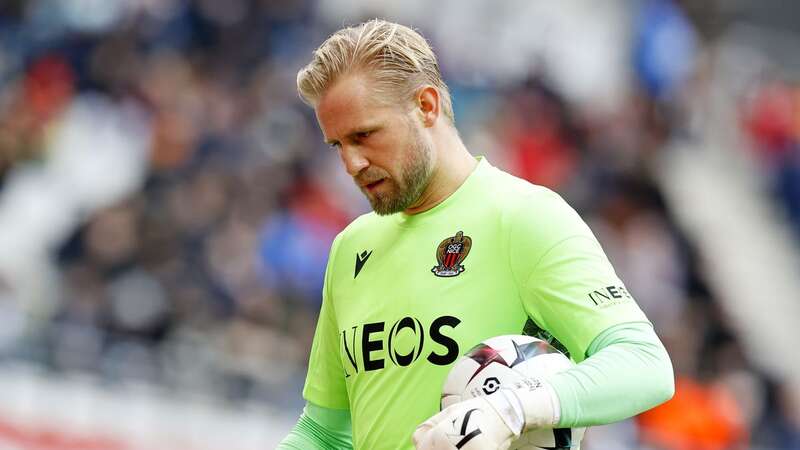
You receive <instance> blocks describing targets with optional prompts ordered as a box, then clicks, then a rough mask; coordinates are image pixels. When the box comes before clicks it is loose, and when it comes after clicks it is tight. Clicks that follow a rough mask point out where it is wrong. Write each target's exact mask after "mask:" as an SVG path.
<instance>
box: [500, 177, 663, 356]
mask: <svg viewBox="0 0 800 450" xmlns="http://www.w3.org/2000/svg"><path fill="white" fill-rule="evenodd" d="M531 206H532V208H530V210H525V211H522V212H521V214H518V216H517V218H516V219H515V224H514V225H515V226H514V228H513V229H514V230H516V231H514V232H512V235H513V236H512V239H513V240H514V241H515V242H518V245H516V246H513V244H512V246H513V247H512V248H513V250H512V253H511V254H512V267H513V269H512V270H514V271H515V272H516V275H517V277H518V283H519V285H520V296H521V298H522V301H523V304H524V307H525V310H526V312H527V313H528V316H529V317H530V318H531V319H532V320H533V321H534V322H535V324H536V325H537V326H538V328H541V329H543V330H545V331H546V332H548V333H549V334H550V335H552V337H554V338H555V339H557V340H558V341H559V342H560V343H561V344H562V345H563V346H564V347H566V349H567V350H568V351H569V353H570V355H571V356H572V358H573V359H575V360H576V361H578V362H580V361H582V360H583V359H584V358H585V356H586V350H587V348H588V347H589V345H590V344H591V342H592V340H594V338H595V337H597V336H598V335H599V334H600V333H602V332H603V331H605V330H606V329H608V328H610V327H611V326H614V325H617V324H620V323H626V322H641V321H647V318H646V317H645V315H644V313H643V312H642V311H641V309H640V308H639V306H638V305H637V304H636V301H635V300H634V299H633V297H632V296H631V295H630V294H629V293H628V291H627V289H626V288H625V285H624V283H623V282H622V281H621V280H620V279H619V277H618V276H617V274H616V273H615V271H614V268H613V267H612V266H611V263H610V262H609V260H608V258H607V257H606V255H605V253H604V252H603V249H602V247H601V246H600V244H599V242H598V241H597V239H596V238H595V236H594V235H593V234H592V232H591V230H590V229H589V227H588V226H587V225H586V223H585V222H584V221H583V220H582V219H581V218H580V216H579V215H578V213H576V212H575V211H574V210H573V209H572V208H571V207H570V206H569V205H568V204H567V203H566V202H565V201H564V200H562V199H561V197H559V196H558V195H557V194H555V193H553V192H551V191H546V192H545V193H542V194H541V195H539V196H537V198H535V201H534V202H532V203H531ZM526 237H527V240H528V242H525V238H526Z"/></svg>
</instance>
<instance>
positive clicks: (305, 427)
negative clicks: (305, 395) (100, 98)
mask: <svg viewBox="0 0 800 450" xmlns="http://www.w3.org/2000/svg"><path fill="white" fill-rule="evenodd" d="M352 448H353V440H352V428H351V424H350V411H346V410H336V409H330V408H324V407H321V406H316V405H314V404H311V403H309V404H307V405H306V407H305V408H304V410H303V414H302V415H301V416H300V419H299V420H298V421H297V424H295V426H294V428H292V430H291V431H290V432H289V434H288V435H287V436H286V438H285V439H284V440H283V441H282V442H281V443H280V444H279V445H278V448H277V449H276V450H351V449H352Z"/></svg>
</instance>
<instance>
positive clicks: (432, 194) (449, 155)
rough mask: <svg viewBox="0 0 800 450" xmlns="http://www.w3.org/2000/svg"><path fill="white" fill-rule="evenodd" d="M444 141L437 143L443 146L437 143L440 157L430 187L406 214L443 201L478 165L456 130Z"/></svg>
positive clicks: (431, 206) (426, 208)
mask: <svg viewBox="0 0 800 450" xmlns="http://www.w3.org/2000/svg"><path fill="white" fill-rule="evenodd" d="M443 141H444V142H441V143H437V144H439V145H443V147H439V146H438V145H437V152H436V154H437V156H438V158H437V160H436V161H435V162H434V164H435V166H434V170H433V173H432V174H431V180H430V182H429V183H428V187H426V188H425V191H424V192H423V193H422V195H420V198H419V201H417V202H415V204H414V205H413V206H411V207H409V208H407V209H406V210H405V211H404V212H405V213H406V214H419V213H421V212H424V211H427V210H429V209H431V208H433V207H434V206H436V205H438V204H439V203H441V202H443V201H444V200H445V199H447V197H449V196H450V195H452V194H453V193H454V192H455V191H456V190H458V188H459V187H460V186H461V185H462V184H464V181H465V180H466V179H467V177H469V175H470V174H471V173H472V171H473V170H475V167H476V166H477V165H478V160H477V159H475V157H473V156H472V155H471V154H470V153H469V151H467V148H466V147H465V146H464V143H463V142H462V141H461V138H460V137H459V136H458V134H457V133H455V130H453V133H452V135H449V136H447V138H446V139H443Z"/></svg>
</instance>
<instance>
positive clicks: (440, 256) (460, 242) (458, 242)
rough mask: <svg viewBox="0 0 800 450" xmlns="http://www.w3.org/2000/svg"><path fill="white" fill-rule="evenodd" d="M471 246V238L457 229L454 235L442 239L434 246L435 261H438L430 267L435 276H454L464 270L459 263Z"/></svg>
mask: <svg viewBox="0 0 800 450" xmlns="http://www.w3.org/2000/svg"><path fill="white" fill-rule="evenodd" d="M471 248H472V238H470V237H469V236H464V232H463V231H459V232H458V233H456V235H455V236H450V237H449V238H447V239H445V240H443V241H442V242H441V243H440V244H439V246H438V247H437V248H436V261H437V262H438V263H439V264H437V265H435V266H433V268H432V269H431V272H433V274H434V275H436V276H437V277H455V276H457V275H459V274H460V273H461V272H463V271H464V265H463V264H461V263H462V262H464V260H465V259H466V258H467V255H469V250H470V249H471Z"/></svg>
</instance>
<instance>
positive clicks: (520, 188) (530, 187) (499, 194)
mask: <svg viewBox="0 0 800 450" xmlns="http://www.w3.org/2000/svg"><path fill="white" fill-rule="evenodd" d="M484 183H485V184H486V186H487V192H491V193H492V197H493V198H494V199H495V200H494V201H496V202H499V204H501V205H502V206H504V207H509V208H515V209H516V208H521V209H525V210H532V209H535V208H545V207H548V206H551V205H553V204H564V203H565V202H564V200H563V199H562V198H561V196H560V195H559V194H558V193H556V192H555V191H553V190H551V189H550V188H548V187H546V186H542V185H539V184H534V183H532V182H530V181H528V180H525V179H523V178H519V177H517V176H515V175H512V174H510V173H508V172H506V171H504V170H502V169H499V168H496V167H491V168H490V171H489V172H488V176H487V177H486V178H485V179H484Z"/></svg>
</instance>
